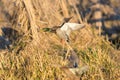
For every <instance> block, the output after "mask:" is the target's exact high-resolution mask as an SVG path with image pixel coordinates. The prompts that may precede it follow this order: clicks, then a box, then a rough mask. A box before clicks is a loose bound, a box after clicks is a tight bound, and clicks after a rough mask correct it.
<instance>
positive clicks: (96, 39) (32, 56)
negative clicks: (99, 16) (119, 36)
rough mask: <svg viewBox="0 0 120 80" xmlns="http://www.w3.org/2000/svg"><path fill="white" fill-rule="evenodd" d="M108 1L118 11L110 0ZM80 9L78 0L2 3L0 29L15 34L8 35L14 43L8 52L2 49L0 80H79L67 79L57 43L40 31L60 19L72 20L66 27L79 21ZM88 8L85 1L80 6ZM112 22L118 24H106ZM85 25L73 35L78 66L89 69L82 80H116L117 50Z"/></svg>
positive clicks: (118, 68)
mask: <svg viewBox="0 0 120 80" xmlns="http://www.w3.org/2000/svg"><path fill="white" fill-rule="evenodd" d="M7 1H8V2H7ZM85 1H86V2H85ZM91 1H94V0H91ZM116 1H117V0H116ZM110 2H111V3H113V4H112V6H114V5H115V6H114V7H120V6H119V5H116V4H114V3H115V2H114V0H110ZM78 4H79V1H78V0H0V14H1V16H0V17H1V18H0V27H1V28H5V27H6V28H8V26H10V27H9V28H12V29H14V30H15V31H13V32H12V33H10V34H7V36H6V37H7V38H8V39H10V40H11V42H12V44H11V46H10V49H9V50H8V49H0V80H75V79H76V80H77V79H78V78H79V77H80V76H76V75H72V76H71V75H70V73H67V72H66V71H65V70H62V69H61V67H63V66H66V65H67V64H68V61H67V60H63V56H62V54H63V51H62V45H61V43H60V40H59V38H58V37H57V36H56V35H55V34H49V33H46V32H43V31H41V28H43V27H52V26H54V25H59V24H61V22H62V20H63V18H64V17H70V16H73V18H72V20H71V21H70V22H81V21H82V20H81V15H80V14H79V12H80V11H79V9H78V7H77V6H76V5H78ZM87 4H88V0H84V1H83V4H82V5H85V6H84V7H87V6H86V5H87ZM6 5H8V6H7V7H6ZM79 5H80V4H79ZM84 7H83V8H84ZM5 14H6V15H5ZM106 14H107V13H106ZM111 14H112V13H111ZM88 16H89V15H88ZM88 16H86V18H87V19H88ZM115 23H117V24H119V23H120V22H119V21H118V20H117V21H111V22H110V21H106V23H105V25H106V26H110V25H111V26H112V25H113V24H115ZM86 24H87V25H86V27H85V28H84V29H82V30H81V31H75V32H73V33H72V35H71V46H72V47H73V48H74V50H75V51H76V53H77V55H78V56H79V59H80V63H79V67H81V66H83V65H88V66H89V67H90V69H89V71H88V72H87V73H86V74H84V75H83V76H82V77H81V79H82V80H120V64H119V63H120V58H119V55H120V51H119V50H117V49H116V48H115V47H113V46H114V45H113V44H111V42H109V41H108V39H105V38H104V37H103V36H98V34H97V31H98V30H96V28H93V27H94V26H95V25H94V24H91V23H90V24H88V23H86ZM119 26H120V25H119ZM0 36H3V33H2V31H1V30H0ZM111 36H112V35H111ZM0 43H1V42H0ZM111 45H112V46H111ZM118 45H119V43H118ZM65 49H66V47H65ZM76 77H77V78H76ZM78 80H79V79H78Z"/></svg>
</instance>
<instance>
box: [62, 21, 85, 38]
mask: <svg viewBox="0 0 120 80" xmlns="http://www.w3.org/2000/svg"><path fill="white" fill-rule="evenodd" d="M84 26H85V24H78V23H65V24H64V25H63V26H62V27H61V28H60V29H61V31H63V32H65V33H66V34H67V35H68V36H69V35H70V32H71V31H74V30H79V29H81V28H83V27H84Z"/></svg>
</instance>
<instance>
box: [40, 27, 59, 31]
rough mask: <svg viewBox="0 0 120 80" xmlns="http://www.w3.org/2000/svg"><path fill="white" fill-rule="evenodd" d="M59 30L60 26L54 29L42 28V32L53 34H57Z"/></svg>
mask: <svg viewBox="0 0 120 80" xmlns="http://www.w3.org/2000/svg"><path fill="white" fill-rule="evenodd" d="M58 28H59V26H54V27H52V28H42V30H43V31H44V32H52V33H56V30H57V29H58Z"/></svg>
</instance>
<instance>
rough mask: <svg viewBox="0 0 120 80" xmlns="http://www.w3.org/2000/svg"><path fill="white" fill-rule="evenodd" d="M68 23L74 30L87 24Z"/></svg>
mask: <svg viewBox="0 0 120 80" xmlns="http://www.w3.org/2000/svg"><path fill="white" fill-rule="evenodd" d="M65 24H66V25H68V26H69V27H70V28H71V29H72V30H79V29H81V28H83V27H84V26H85V24H78V23H65Z"/></svg>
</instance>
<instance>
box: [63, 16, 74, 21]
mask: <svg viewBox="0 0 120 80" xmlns="http://www.w3.org/2000/svg"><path fill="white" fill-rule="evenodd" d="M71 19H72V16H71V17H68V18H64V22H69V21H70V20H71Z"/></svg>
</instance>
